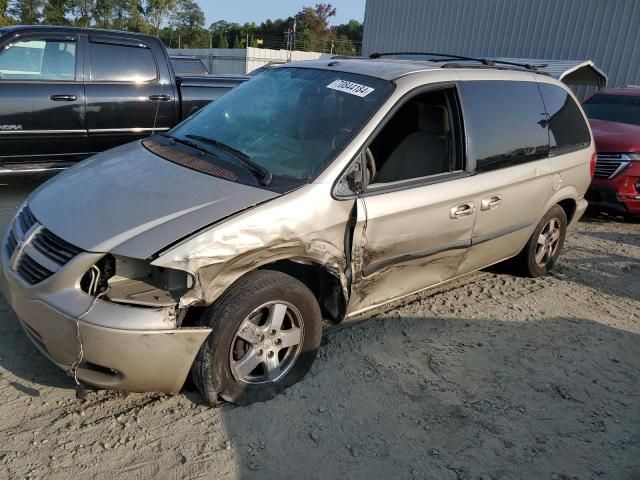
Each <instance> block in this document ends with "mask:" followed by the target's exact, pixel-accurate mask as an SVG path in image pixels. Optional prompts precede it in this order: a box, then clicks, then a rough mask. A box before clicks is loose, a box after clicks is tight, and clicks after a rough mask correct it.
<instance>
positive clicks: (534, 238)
mask: <svg viewBox="0 0 640 480" xmlns="http://www.w3.org/2000/svg"><path fill="white" fill-rule="evenodd" d="M552 222H553V223H552ZM552 224H553V227H552V228H551V229H550V227H549V226H550V225H552ZM551 232H554V233H555V232H557V235H553V238H554V239H555V241H553V242H552V241H551V240H549V241H546V240H545V241H546V242H547V243H542V242H543V236H544V237H549V236H550V233H551ZM566 235H567V215H566V214H565V213H564V210H563V209H562V207H561V206H559V205H554V206H553V207H552V208H551V209H550V210H549V211H548V212H547V213H546V214H545V216H544V217H542V220H540V223H539V224H538V226H537V227H536V229H535V230H534V231H533V234H532V235H531V237H530V238H529V241H528V242H527V245H526V246H525V247H524V249H523V250H522V252H521V253H520V255H519V256H518V258H517V263H518V265H519V266H520V267H521V269H522V270H523V271H524V273H525V274H527V275H528V276H530V277H534V278H535V277H542V276H543V275H546V274H547V273H549V272H550V271H551V270H552V269H553V267H554V266H555V264H556V262H557V261H558V257H559V256H560V251H561V250H562V246H563V245H564V239H565V237H566ZM545 249H546V250H545ZM541 250H543V252H542V253H544V255H541ZM536 255H537V257H536Z"/></svg>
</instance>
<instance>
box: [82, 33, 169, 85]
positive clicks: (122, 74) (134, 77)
mask: <svg viewBox="0 0 640 480" xmlns="http://www.w3.org/2000/svg"><path fill="white" fill-rule="evenodd" d="M89 53H90V56H91V81H94V82H131V83H144V82H149V81H152V80H155V79H156V78H157V76H158V72H157V68H156V61H155V59H154V58H153V53H152V52H151V50H150V49H149V48H145V47H138V46H129V45H116V44H112V43H97V42H91V43H90V48H89Z"/></svg>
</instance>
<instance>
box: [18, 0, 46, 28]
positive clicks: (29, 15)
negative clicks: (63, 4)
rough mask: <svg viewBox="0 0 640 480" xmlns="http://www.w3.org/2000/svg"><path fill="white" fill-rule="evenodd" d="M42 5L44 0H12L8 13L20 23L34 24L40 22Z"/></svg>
mask: <svg viewBox="0 0 640 480" xmlns="http://www.w3.org/2000/svg"><path fill="white" fill-rule="evenodd" d="M43 6H44V0H14V2H13V4H12V5H11V6H10V7H9V14H10V15H12V16H13V17H15V18H16V19H17V20H18V22H19V23H21V24H22V25H34V24H36V23H40V19H41V18H42V7H43Z"/></svg>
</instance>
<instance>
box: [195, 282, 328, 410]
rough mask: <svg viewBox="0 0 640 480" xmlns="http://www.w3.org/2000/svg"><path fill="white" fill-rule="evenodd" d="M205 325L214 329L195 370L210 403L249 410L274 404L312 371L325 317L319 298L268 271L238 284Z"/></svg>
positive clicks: (206, 316)
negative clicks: (268, 402)
mask: <svg viewBox="0 0 640 480" xmlns="http://www.w3.org/2000/svg"><path fill="white" fill-rule="evenodd" d="M199 324H200V325H202V326H207V327H210V328H211V329H212V332H211V335H210V336H209V338H208V339H207V341H206V342H205V343H204V344H203V346H202V347H201V349H200V352H199V353H198V356H197V357H196V360H195V362H194V364H193V368H192V374H193V379H194V382H195V384H196V386H197V387H198V390H200V392H201V393H202V395H203V396H204V398H205V400H206V401H207V403H209V404H210V405H216V404H217V403H218V398H219V397H220V398H222V399H224V400H226V401H229V402H232V403H235V404H238V405H248V404H250V403H254V402H261V401H266V400H269V399H270V398H273V397H274V396H276V395H277V394H278V393H280V392H281V391H282V390H284V389H285V388H287V387H288V386H291V385H293V384H294V383H296V382H298V381H299V380H300V379H301V378H302V377H304V375H305V374H306V373H307V372H308V371H309V369H310V368H311V365H312V364H313V361H314V360H315V357H316V353H317V351H318V348H319V347H320V340H321V336H322V315H321V313H320V307H319V305H318V302H317V300H316V298H315V296H314V295H313V293H312V292H311V291H310V290H309V289H308V288H307V287H306V286H305V285H304V284H303V283H302V282H300V281H298V280H297V279H295V278H293V277H291V276H289V275H286V274H284V273H280V272H275V271H269V270H262V271H256V272H252V273H249V274H247V275H246V276H244V277H243V278H241V279H240V280H238V281H237V282H236V283H234V284H233V285H232V286H231V287H230V288H229V289H228V290H227V291H226V292H225V293H224V294H223V295H222V296H221V297H220V298H219V299H218V300H217V301H216V302H215V303H214V304H213V305H212V306H211V307H209V308H207V309H206V310H205V311H204V312H203V314H202V316H201V318H200V320H199Z"/></svg>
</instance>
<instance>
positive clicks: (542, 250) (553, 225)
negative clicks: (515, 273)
mask: <svg viewBox="0 0 640 480" xmlns="http://www.w3.org/2000/svg"><path fill="white" fill-rule="evenodd" d="M560 236H561V230H560V221H559V220H558V219H557V218H552V219H550V220H549V221H548V222H547V223H546V225H545V226H544V228H543V229H542V231H541V232H540V234H539V235H538V241H537V244H536V255H535V259H536V263H537V264H538V266H540V267H545V266H546V264H547V262H548V261H549V259H550V258H552V257H553V256H554V255H555V254H556V252H557V250H558V245H559V243H560Z"/></svg>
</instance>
